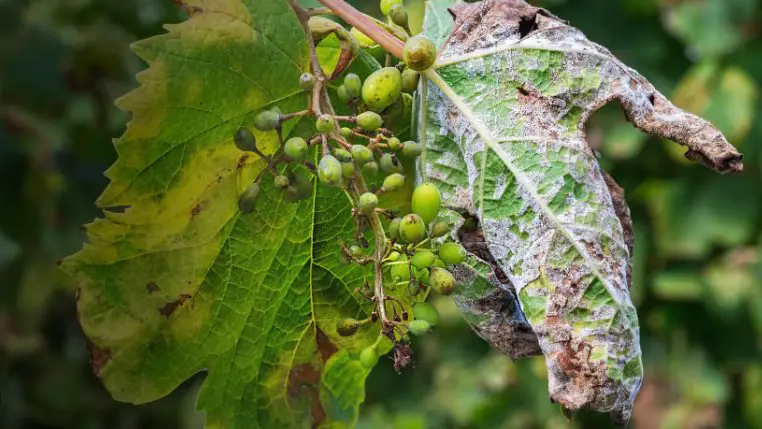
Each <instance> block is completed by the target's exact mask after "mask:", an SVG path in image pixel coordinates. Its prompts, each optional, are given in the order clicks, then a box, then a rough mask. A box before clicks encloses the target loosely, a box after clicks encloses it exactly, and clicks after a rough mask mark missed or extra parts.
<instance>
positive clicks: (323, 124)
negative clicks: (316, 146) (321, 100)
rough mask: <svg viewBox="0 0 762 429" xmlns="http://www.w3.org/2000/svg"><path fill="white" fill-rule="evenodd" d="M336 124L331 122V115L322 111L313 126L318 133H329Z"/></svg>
mask: <svg viewBox="0 0 762 429" xmlns="http://www.w3.org/2000/svg"><path fill="white" fill-rule="evenodd" d="M335 126H336V125H335V124H334V122H333V116H331V115H328V114H325V113H323V114H322V115H320V116H319V117H318V118H317V121H315V128H317V130H318V132H319V133H330V132H331V131H333V128H334V127H335Z"/></svg>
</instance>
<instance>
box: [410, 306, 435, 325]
mask: <svg viewBox="0 0 762 429" xmlns="http://www.w3.org/2000/svg"><path fill="white" fill-rule="evenodd" d="M413 317H414V318H415V320H425V321H427V322H429V324H430V325H431V326H436V325H438V324H439V311H437V309H436V307H434V306H433V305H431V304H429V303H428V302H419V303H416V304H415V305H414V306H413Z"/></svg>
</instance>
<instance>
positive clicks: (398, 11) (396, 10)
mask: <svg viewBox="0 0 762 429" xmlns="http://www.w3.org/2000/svg"><path fill="white" fill-rule="evenodd" d="M389 18H391V19H392V22H393V23H395V24H397V25H399V26H400V27H402V28H407V19H408V17H407V10H405V6H402V5H400V4H395V5H394V6H392V8H391V9H389Z"/></svg>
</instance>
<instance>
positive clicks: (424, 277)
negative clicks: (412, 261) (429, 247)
mask: <svg viewBox="0 0 762 429" xmlns="http://www.w3.org/2000/svg"><path fill="white" fill-rule="evenodd" d="M416 278H417V279H418V281H420V282H421V283H424V284H428V283H429V269H428V268H424V269H422V270H418V275H417V276H416Z"/></svg>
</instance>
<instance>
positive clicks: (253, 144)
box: [233, 128, 257, 152]
mask: <svg viewBox="0 0 762 429" xmlns="http://www.w3.org/2000/svg"><path fill="white" fill-rule="evenodd" d="M233 141H234V142H235V146H236V147H237V148H238V149H239V150H245V151H249V152H252V151H254V150H256V149H257V139H256V138H254V134H252V133H251V131H249V130H247V129H246V128H239V129H238V131H236V132H235V135H234V136H233Z"/></svg>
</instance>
